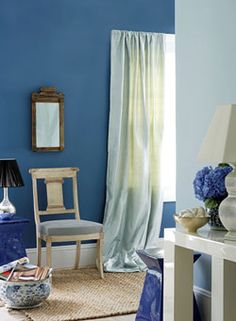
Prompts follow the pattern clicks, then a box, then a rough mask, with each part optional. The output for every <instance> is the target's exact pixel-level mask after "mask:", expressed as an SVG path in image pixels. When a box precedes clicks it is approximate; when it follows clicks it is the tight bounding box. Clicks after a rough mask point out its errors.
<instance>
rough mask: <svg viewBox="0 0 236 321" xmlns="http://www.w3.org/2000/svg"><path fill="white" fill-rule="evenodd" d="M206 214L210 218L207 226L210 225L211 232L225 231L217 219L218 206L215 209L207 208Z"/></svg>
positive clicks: (218, 218)
mask: <svg viewBox="0 0 236 321" xmlns="http://www.w3.org/2000/svg"><path fill="white" fill-rule="evenodd" d="M207 213H208V215H209V216H210V219H209V221H208V224H209V225H210V227H211V229H212V230H218V231H225V230H226V229H225V227H224V225H223V224H222V222H221V220H220V217H219V206H217V207H215V208H207Z"/></svg>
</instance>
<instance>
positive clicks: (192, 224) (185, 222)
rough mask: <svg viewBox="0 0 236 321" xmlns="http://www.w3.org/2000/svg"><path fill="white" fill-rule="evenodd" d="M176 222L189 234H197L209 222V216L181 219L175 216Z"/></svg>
mask: <svg viewBox="0 0 236 321" xmlns="http://www.w3.org/2000/svg"><path fill="white" fill-rule="evenodd" d="M174 219H175V222H177V223H179V224H180V225H182V226H183V227H184V229H185V230H186V231H187V232H188V233H196V232H197V230H198V229H199V228H200V227H202V226H204V225H205V224H206V223H207V222H208V221H209V216H204V217H180V216H178V215H174Z"/></svg>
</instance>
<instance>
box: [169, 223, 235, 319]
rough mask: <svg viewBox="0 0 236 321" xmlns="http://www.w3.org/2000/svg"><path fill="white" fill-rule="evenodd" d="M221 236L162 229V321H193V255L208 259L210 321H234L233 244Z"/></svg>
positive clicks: (216, 232)
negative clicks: (199, 253) (204, 256)
mask: <svg viewBox="0 0 236 321" xmlns="http://www.w3.org/2000/svg"><path fill="white" fill-rule="evenodd" d="M225 233H226V232H222V231H212V230H209V229H208V228H207V229H206V228H204V229H200V230H199V231H198V233H197V234H188V233H185V232H184V231H181V230H176V229H165V234H164V239H165V242H164V247H165V258H164V321H192V320H193V298H192V292H193V251H197V252H201V253H205V254H208V255H210V256H211V257H212V290H211V292H212V318H211V319H212V321H236V264H235V263H236V242H234V241H228V240H224V235H225ZM203 273H204V272H203ZM209 321H210V320H209Z"/></svg>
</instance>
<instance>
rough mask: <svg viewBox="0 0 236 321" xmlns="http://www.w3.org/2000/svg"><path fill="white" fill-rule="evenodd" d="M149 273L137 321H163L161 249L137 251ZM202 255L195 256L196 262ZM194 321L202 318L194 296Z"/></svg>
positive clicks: (162, 254) (162, 251)
mask: <svg viewBox="0 0 236 321" xmlns="http://www.w3.org/2000/svg"><path fill="white" fill-rule="evenodd" d="M137 253H138V255H139V256H140V257H141V259H142V260H143V262H144V263H145V264H146V265H147V267H148V271H147V274H146V278H145V281H144V286H143V291H142V295H141V299H140V304H139V308H138V311H137V314H136V321H163V257H164V250H163V249H161V248H156V249H147V250H140V251H137ZM200 256H201V254H194V258H193V259H194V262H196V261H197V260H198V259H199V257H200ZM193 305H194V321H201V316H200V313H199V309H198V306H197V302H196V299H195V296H194V295H193Z"/></svg>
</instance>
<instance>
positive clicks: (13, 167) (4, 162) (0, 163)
mask: <svg viewBox="0 0 236 321" xmlns="http://www.w3.org/2000/svg"><path fill="white" fill-rule="evenodd" d="M20 186H24V182H23V179H22V177H21V174H20V171H19V167H18V165H17V162H16V160H15V159H13V158H12V159H0V187H3V191H4V196H3V200H2V202H1V203H0V214H4V213H15V212H16V208H15V206H14V205H13V204H12V203H11V202H10V201H9V199H8V187H20Z"/></svg>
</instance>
